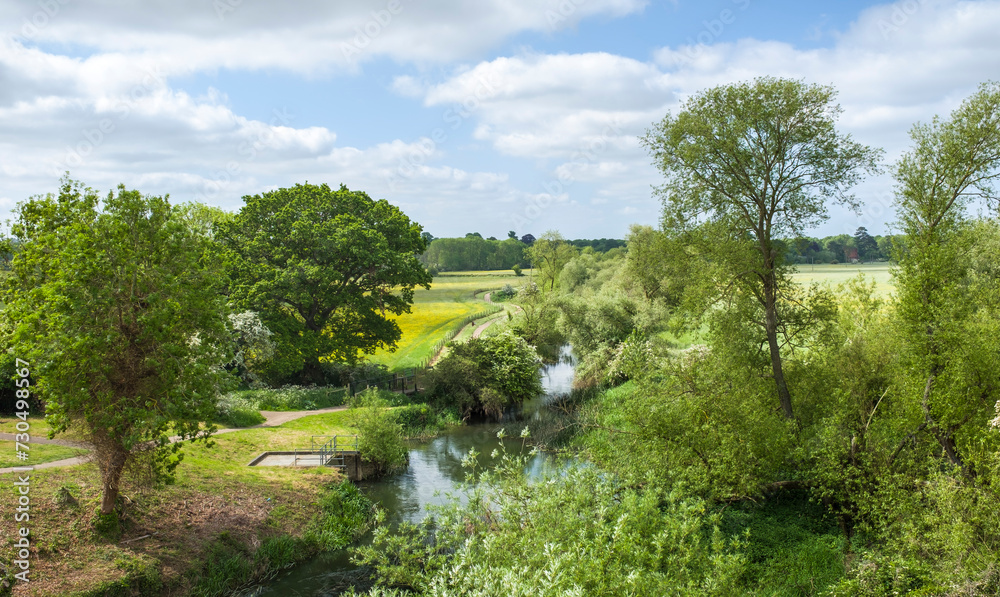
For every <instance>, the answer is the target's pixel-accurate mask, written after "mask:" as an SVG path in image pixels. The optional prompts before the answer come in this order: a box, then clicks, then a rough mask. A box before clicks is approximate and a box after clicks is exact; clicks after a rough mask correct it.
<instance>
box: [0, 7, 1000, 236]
mask: <svg viewBox="0 0 1000 597" xmlns="http://www.w3.org/2000/svg"><path fill="white" fill-rule="evenodd" d="M997 32H1000V0H997V1H988V0H987V1H976V2H955V1H948V0H904V1H901V2H896V3H889V4H878V3H872V2H861V1H855V0H844V1H840V2H800V1H785V0H779V1H772V2H765V1H764V0H703V1H698V2H695V1H685V0H676V1H673V2H671V1H660V2H653V1H650V2H645V1H642V0H476V1H475V2H472V1H464V2H459V1H451V2H447V1H443V0H373V1H370V2H369V1H352V2H345V1H339V2H330V1H329V0H292V1H285V2H281V3H278V2H264V1H263V0H146V1H143V2H139V1H131V2H129V1H123V0H89V1H84V0H35V1H10V0H0V220H6V219H8V218H10V217H11V210H12V209H13V208H14V207H15V206H16V204H17V203H18V202H20V201H23V200H25V199H27V198H28V197H31V196H33V195H37V194H45V193H52V192H56V191H57V189H58V181H59V178H60V176H62V175H63V173H65V172H67V171H68V172H69V173H70V176H71V177H72V178H73V179H76V180H80V181H83V182H84V183H85V184H87V185H88V186H91V187H93V188H95V189H97V190H99V191H101V192H102V194H103V193H107V192H108V191H109V190H110V189H113V188H115V187H116V186H117V185H118V184H125V185H126V186H127V187H129V188H135V189H139V190H140V191H142V192H143V193H147V194H153V195H163V194H169V195H170V198H171V201H172V202H184V201H200V202H203V203H207V204H210V205H216V206H219V207H222V208H224V209H227V210H238V209H239V208H240V207H241V206H242V205H243V197H244V196H247V195H254V194H259V193H263V192H266V191H268V190H273V189H276V188H282V187H289V186H293V185H295V184H296V183H302V182H310V183H314V184H319V183H328V184H329V185H331V186H333V187H336V186H338V185H340V184H345V185H347V186H348V187H349V188H350V189H352V190H362V191H365V192H367V193H368V194H369V195H371V196H372V197H374V198H377V199H381V198H385V199H387V200H389V201H390V202H392V203H393V204H395V205H398V206H399V207H400V208H401V209H402V210H403V211H404V212H405V213H406V214H407V215H408V216H409V217H410V218H411V219H413V220H415V221H416V222H418V223H420V224H421V225H422V226H423V227H424V230H426V231H428V232H430V233H431V234H433V235H434V236H438V237H442V236H464V235H465V234H466V233H468V232H479V233H481V234H482V235H483V236H484V237H488V236H496V237H498V238H505V237H506V236H507V232H508V231H510V230H513V231H515V232H516V233H517V234H518V235H522V234H525V233H531V234H534V235H535V236H539V235H540V234H541V233H543V232H545V231H547V230H558V231H560V232H561V233H562V234H563V235H564V236H565V237H567V238H623V237H624V236H625V235H626V234H627V232H628V229H629V226H630V225H631V224H634V223H638V224H644V225H651V226H656V225H657V223H658V220H659V215H660V211H661V204H660V202H659V199H658V198H657V197H656V196H655V195H654V192H653V191H654V187H655V186H656V185H658V184H661V183H662V175H661V174H660V173H659V171H658V170H657V169H656V167H655V166H654V165H653V163H652V160H651V158H650V156H649V155H648V153H647V150H646V149H645V148H644V147H643V146H642V145H641V143H640V141H639V138H640V137H641V136H642V135H643V134H645V132H646V131H647V130H649V128H650V127H652V126H654V125H655V124H656V123H657V122H659V121H660V120H662V119H663V117H664V116H665V115H666V114H667V113H676V112H677V110H678V107H679V106H680V104H681V102H683V101H684V99H685V98H688V97H690V96H691V95H693V94H695V93H697V92H698V91H700V90H703V89H706V88H710V87H714V86H717V85H724V84H727V83H732V82H736V81H746V80H751V79H753V78H755V77H759V76H776V77H788V78H794V79H800V80H803V81H805V82H806V83H810V84H811V83H816V84H821V85H832V86H834V87H835V88H836V90H837V91H838V96H837V102H838V103H839V104H840V106H841V108H842V109H843V111H842V113H841V114H840V117H839V120H838V128H839V130H840V131H841V132H843V133H846V134H850V135H851V136H852V137H853V138H854V139H855V140H857V141H859V142H862V143H864V144H867V145H871V146H874V147H880V148H883V149H884V150H885V152H886V153H885V159H886V165H887V166H889V165H891V163H892V162H893V161H894V160H895V159H897V158H898V157H899V156H900V155H901V154H902V153H903V152H904V151H906V149H907V147H908V145H909V130H910V128H911V127H912V126H913V125H914V124H915V123H917V122H927V121H929V120H930V119H932V118H933V117H934V116H935V115H941V116H947V115H948V113H949V112H950V111H951V110H953V109H955V108H956V107H958V105H959V104H960V103H961V101H962V100H963V99H964V98H966V97H968V96H969V95H971V94H972V93H973V92H974V91H975V90H976V88H977V86H978V85H979V84H980V83H982V82H985V81H987V80H991V79H993V80H996V79H1000V35H998V34H997ZM892 188H893V187H892V179H891V177H889V176H888V175H887V174H883V175H879V176H873V177H870V178H869V179H868V180H866V181H865V182H863V183H862V184H860V185H858V186H857V187H855V189H854V192H855V194H856V195H857V196H858V198H859V199H861V201H862V203H863V204H864V207H863V209H862V211H861V213H860V214H855V213H852V212H850V211H847V210H845V209H844V208H840V207H837V206H832V207H831V208H830V218H829V219H828V220H827V221H826V222H825V223H823V224H821V225H820V226H819V227H818V228H816V229H815V230H814V231H813V234H815V235H817V236H825V235H831V234H841V233H853V232H854V230H855V229H856V228H857V227H858V226H865V227H867V228H868V230H869V231H870V232H871V233H873V234H884V233H886V232H887V231H890V230H891V222H892V221H893V219H894V213H893V206H892Z"/></svg>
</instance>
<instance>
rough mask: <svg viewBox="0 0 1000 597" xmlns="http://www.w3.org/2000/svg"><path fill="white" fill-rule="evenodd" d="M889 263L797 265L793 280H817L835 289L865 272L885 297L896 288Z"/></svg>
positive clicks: (809, 282)
mask: <svg viewBox="0 0 1000 597" xmlns="http://www.w3.org/2000/svg"><path fill="white" fill-rule="evenodd" d="M889 267H890V266H889V263H888V262H885V261H882V262H878V263H864V264H861V263H857V264H847V263H845V264H839V265H830V264H828V263H823V264H816V265H808V264H807V265H798V266H795V273H794V274H792V276H791V277H792V280H794V281H795V282H798V283H799V284H812V283H813V282H816V283H818V284H822V285H825V286H829V287H830V289H835V288H836V287H837V286H838V285H839V284H843V283H844V282H847V281H848V280H850V279H851V278H854V277H856V276H857V275H858V274H864V275H865V277H866V278H868V279H869V280H875V290H876V291H877V292H878V293H879V294H880V295H882V296H883V297H886V296H888V295H889V294H891V293H892V291H893V289H894V288H895V286H894V284H893V281H892V274H890V273H889Z"/></svg>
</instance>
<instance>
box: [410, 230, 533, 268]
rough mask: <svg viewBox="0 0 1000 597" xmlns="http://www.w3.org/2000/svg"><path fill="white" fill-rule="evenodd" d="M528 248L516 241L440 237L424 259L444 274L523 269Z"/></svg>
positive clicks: (512, 239)
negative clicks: (446, 272)
mask: <svg viewBox="0 0 1000 597" xmlns="http://www.w3.org/2000/svg"><path fill="white" fill-rule="evenodd" d="M525 248H526V247H525V246H524V243H522V242H521V241H519V240H517V239H516V238H505V239H503V240H486V239H484V238H483V237H482V236H481V235H480V236H476V235H471V236H466V237H465V238H436V239H434V240H433V241H432V242H431V243H430V245H429V246H428V247H427V251H426V252H424V253H423V254H422V255H421V256H420V260H421V261H422V262H423V263H425V264H426V265H428V266H431V267H436V268H437V269H438V270H440V271H449V272H459V271H480V270H503V269H512V268H514V267H517V268H518V269H520V267H521V266H523V265H524V264H525V255H524V250H525ZM515 275H516V273H515Z"/></svg>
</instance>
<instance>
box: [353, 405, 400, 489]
mask: <svg viewBox="0 0 1000 597" xmlns="http://www.w3.org/2000/svg"><path fill="white" fill-rule="evenodd" d="M359 396H361V397H362V398H361V400H360V401H359V406H358V407H357V408H355V409H354V411H353V415H354V421H353V422H354V426H355V427H357V429H358V451H359V452H361V457H362V458H364V459H365V460H367V461H368V462H370V463H371V464H372V465H373V466H374V467H375V474H376V475H377V476H382V475H385V474H388V473H390V472H392V471H393V470H395V469H397V468H400V467H402V466H404V465H405V464H406V458H407V450H406V444H405V443H404V441H403V427H402V425H400V424H399V423H397V422H396V416H395V414H394V413H393V412H392V411H390V410H388V408H387V405H386V403H385V401H383V400H382V399H381V398H380V397H379V395H378V393H377V392H375V391H371V390H367V391H365V392H362V393H361V394H359Z"/></svg>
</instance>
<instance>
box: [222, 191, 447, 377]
mask: <svg viewBox="0 0 1000 597" xmlns="http://www.w3.org/2000/svg"><path fill="white" fill-rule="evenodd" d="M244 200H245V201H246V205H245V206H244V207H243V209H241V210H240V212H239V213H238V214H236V216H235V217H234V218H232V219H231V220H229V221H223V222H220V223H219V225H218V226H217V228H216V239H217V240H218V242H219V243H220V244H221V246H222V251H223V254H224V259H225V261H226V265H227V269H228V270H229V276H230V287H229V292H230V298H231V300H232V302H233V303H234V304H235V305H237V306H238V307H239V308H240V309H249V310H252V311H255V312H257V313H259V314H260V317H261V320H262V321H263V322H264V324H265V325H266V326H267V327H268V329H270V330H271V331H272V332H274V340H275V342H276V343H277V345H278V350H277V353H276V355H277V356H276V357H275V358H274V359H273V360H272V364H273V366H274V367H275V370H274V372H273V373H274V374H275V375H276V376H279V377H289V376H299V377H300V378H301V379H302V380H303V381H306V382H313V383H322V382H323V372H322V367H321V362H324V361H333V362H339V361H345V362H355V361H356V360H357V359H358V357H359V355H360V354H361V353H369V354H370V353H372V352H374V351H375V349H377V348H379V347H383V346H385V347H390V348H394V347H395V346H396V342H397V341H398V340H399V338H400V329H399V326H398V325H397V324H396V322H395V321H394V320H393V319H392V318H391V317H390V316H389V315H390V314H391V315H399V314H401V313H408V312H409V311H410V305H411V304H412V303H413V289H414V288H415V287H416V286H423V287H424V288H429V287H430V282H431V276H430V274H428V273H427V271H426V270H425V269H424V267H423V266H422V265H421V264H420V261H419V260H418V259H417V256H418V255H419V254H421V253H423V252H424V251H425V250H426V249H427V241H426V240H425V239H424V238H422V236H421V227H420V225H419V224H417V223H415V222H411V221H410V219H409V218H408V217H407V216H406V215H405V214H404V213H403V212H402V211H400V209H399V208H398V207H396V206H394V205H392V204H390V203H389V202H388V201H386V200H385V199H380V200H378V201H375V200H373V199H372V198H370V197H369V196H368V195H367V194H365V193H364V192H362V191H351V190H349V189H348V188H347V187H345V186H343V185H341V186H340V188H339V189H338V190H336V191H334V190H332V189H331V188H330V187H328V186H327V185H325V184H324V185H319V186H316V185H311V184H308V183H306V184H298V185H295V186H294V187H292V188H287V189H278V190H276V191H271V192H268V193H264V194H261V195H253V196H247V197H244Z"/></svg>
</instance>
